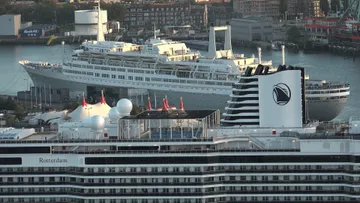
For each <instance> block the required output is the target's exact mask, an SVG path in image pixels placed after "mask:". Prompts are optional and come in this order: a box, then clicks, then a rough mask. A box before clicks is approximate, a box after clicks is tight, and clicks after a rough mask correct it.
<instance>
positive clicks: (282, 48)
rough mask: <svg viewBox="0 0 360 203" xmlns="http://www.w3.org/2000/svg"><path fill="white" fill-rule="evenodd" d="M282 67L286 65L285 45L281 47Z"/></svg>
mask: <svg viewBox="0 0 360 203" xmlns="http://www.w3.org/2000/svg"><path fill="white" fill-rule="evenodd" d="M281 52H282V65H285V45H281Z"/></svg>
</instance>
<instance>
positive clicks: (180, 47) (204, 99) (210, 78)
mask: <svg viewBox="0 0 360 203" xmlns="http://www.w3.org/2000/svg"><path fill="white" fill-rule="evenodd" d="M218 30H220V31H223V30H225V44H224V50H216V43H215V39H216V37H215V32H216V31H218ZM208 50H209V53H208V54H207V55H206V56H200V54H199V53H196V52H192V51H190V50H189V49H188V48H187V47H186V45H185V44H184V43H180V42H173V41H167V40H160V39H157V38H156V37H154V39H150V40H149V41H148V43H147V44H146V45H133V44H129V43H124V42H106V41H101V40H100V41H86V42H84V43H83V44H82V45H81V50H76V51H75V53H74V55H73V56H72V60H70V61H65V62H64V63H62V64H61V65H53V64H49V63H47V62H44V63H39V62H30V61H20V64H21V65H22V66H23V67H24V68H25V70H26V71H27V72H28V74H29V76H30V77H31V78H32V80H33V82H34V84H35V86H38V87H43V86H46V87H47V86H49V85H51V88H52V89H54V90H55V89H60V88H67V89H69V90H70V95H69V97H70V98H76V97H77V96H78V95H80V94H82V92H85V91H86V90H87V89H88V88H89V87H94V86H102V87H111V88H114V90H115V92H119V95H120V96H128V95H129V94H130V93H129V89H140V90H144V91H143V92H145V97H148V94H149V95H151V96H152V97H153V98H154V99H155V100H156V101H157V102H155V105H159V104H160V103H159V101H160V100H159V98H163V97H165V95H167V96H169V102H170V103H172V104H173V103H175V102H177V100H176V95H178V94H179V93H181V94H182V95H183V98H184V99H186V100H196V101H198V102H196V103H195V102H194V103H192V104H191V105H192V106H190V107H189V108H191V109H206V108H210V109H221V110H222V111H223V106H224V105H225V104H226V102H227V96H228V95H230V94H231V92H232V84H233V83H234V82H236V81H237V80H238V77H241V76H242V74H243V73H244V72H245V70H246V68H248V67H252V68H253V69H252V70H253V71H255V70H256V68H257V67H260V66H262V67H267V69H268V70H269V72H273V71H276V68H275V67H273V66H272V62H271V61H263V60H262V57H261V49H259V53H258V58H255V56H254V57H245V56H244V55H242V54H240V55H237V54H233V52H232V47H231V27H230V25H227V26H223V27H214V26H211V27H210V37H209V48H208ZM283 52H284V50H283ZM260 64H261V65H260ZM283 65H285V64H283ZM305 88H306V98H307V104H308V111H309V116H310V117H309V118H310V119H315V120H323V121H328V120H332V119H334V118H335V117H336V116H337V115H339V113H340V112H341V111H342V110H343V108H344V105H345V104H346V102H347V100H348V96H349V94H350V87H349V85H348V84H345V83H331V82H326V81H314V80H307V81H306V85H305ZM47 92H49V91H48V90H47ZM123 92H127V93H124V94H125V95H121V94H122V93H123ZM142 94H143V93H142ZM142 98H143V97H142ZM142 100H144V99H142ZM139 104H140V105H142V104H143V102H141V101H140V102H139Z"/></svg>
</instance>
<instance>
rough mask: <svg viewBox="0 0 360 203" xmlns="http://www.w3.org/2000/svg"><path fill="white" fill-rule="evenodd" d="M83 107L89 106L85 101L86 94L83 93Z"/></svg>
mask: <svg viewBox="0 0 360 203" xmlns="http://www.w3.org/2000/svg"><path fill="white" fill-rule="evenodd" d="M81 106H87V103H86V101H85V94H84V93H83V95H82V101H81Z"/></svg>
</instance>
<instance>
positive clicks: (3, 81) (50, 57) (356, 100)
mask: <svg viewBox="0 0 360 203" xmlns="http://www.w3.org/2000/svg"><path fill="white" fill-rule="evenodd" d="M75 47H76V46H75V45H65V54H63V53H64V51H63V48H62V46H61V45H55V46H43V45H25V46H20V45H19V46H0V62H1V63H0V72H1V74H0V95H4V94H8V95H16V93H17V91H24V90H26V89H29V86H30V85H32V82H31V79H30V78H29V77H28V75H27V73H26V72H25V71H24V70H23V69H22V68H21V66H20V65H19V64H18V61H20V60H33V61H47V62H51V63H61V62H62V61H63V59H65V60H70V59H71V54H72V50H73V49H74V48H75ZM234 53H237V54H240V53H243V54H245V56H251V55H252V54H255V55H257V50H256V49H240V48H234ZM262 60H272V61H273V65H274V66H277V65H279V64H280V63H281V60H282V59H281V52H279V51H263V53H262ZM286 64H287V65H293V66H301V67H304V68H305V70H306V74H308V75H310V78H311V79H319V80H327V81H344V82H347V83H349V84H350V87H351V93H350V98H349V101H348V103H347V105H346V106H345V109H344V111H343V112H342V113H341V114H340V115H339V116H338V118H337V119H338V120H343V121H347V120H348V119H349V117H350V116H353V117H354V119H356V118H357V119H360V108H358V107H359V106H360V58H359V59H355V60H354V59H353V58H346V57H344V56H337V55H334V54H329V53H303V52H297V53H292V52H287V53H286Z"/></svg>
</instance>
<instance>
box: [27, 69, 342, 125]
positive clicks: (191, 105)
mask: <svg viewBox="0 0 360 203" xmlns="http://www.w3.org/2000/svg"><path fill="white" fill-rule="evenodd" d="M25 70H26V71H27V72H28V74H29V76H30V77H31V79H32V80H33V83H34V85H35V86H44V85H46V86H48V85H51V88H53V89H60V88H68V89H69V94H70V95H69V96H70V98H71V99H75V98H79V95H81V94H82V93H83V92H86V91H87V87H88V86H103V87H117V88H122V87H121V86H118V85H117V84H116V83H114V85H113V86H111V85H109V84H105V83H104V84H91V80H89V83H84V82H83V80H80V79H79V80H78V81H79V82H76V78H70V77H71V76H67V75H64V74H62V73H60V72H58V73H54V72H53V71H38V70H33V69H29V68H26V67H25ZM80 81H81V82H80ZM149 95H151V97H152V98H154V95H155V96H156V103H157V104H156V106H157V107H161V106H160V104H161V101H162V99H163V98H164V97H165V95H167V96H168V97H169V103H170V105H175V106H178V105H179V98H180V97H183V99H184V103H185V108H186V109H192V110H194V109H220V111H221V112H224V110H225V107H226V106H227V101H228V100H229V97H228V95H224V94H202V93H190V92H178V91H160V90H149ZM120 96H121V97H124V96H126V97H128V95H120ZM143 96H144V95H143ZM146 96H147V95H146ZM144 100H146V98H145V99H144V98H141V99H139V100H138V101H144ZM154 100H155V98H154V99H153V101H152V102H154ZM347 100H348V98H347V97H346V98H339V99H331V100H315V101H314V100H311V101H308V102H307V108H308V115H309V119H311V120H320V121H330V120H333V119H334V118H336V117H337V116H338V115H339V114H340V113H341V112H342V110H343V109H344V106H345V104H346V103H347ZM140 105H144V104H140Z"/></svg>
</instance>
